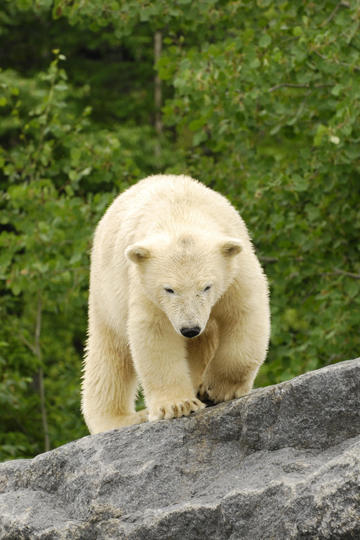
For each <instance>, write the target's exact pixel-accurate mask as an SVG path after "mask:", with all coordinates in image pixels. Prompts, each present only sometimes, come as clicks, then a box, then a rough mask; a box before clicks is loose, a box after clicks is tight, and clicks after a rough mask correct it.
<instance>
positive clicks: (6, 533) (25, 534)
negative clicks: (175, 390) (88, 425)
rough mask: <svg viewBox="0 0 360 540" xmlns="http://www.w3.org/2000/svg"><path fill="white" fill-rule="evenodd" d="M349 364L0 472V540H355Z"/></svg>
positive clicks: (357, 430) (355, 386) (354, 415)
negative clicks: (188, 416) (311, 539)
mask: <svg viewBox="0 0 360 540" xmlns="http://www.w3.org/2000/svg"><path fill="white" fill-rule="evenodd" d="M359 403H360V359H358V360H352V361H348V362H342V363H340V364H336V365H334V366H330V367H327V368H324V369H320V370H318V371H314V372H311V373H307V374H305V375H302V376H300V377H297V378H295V379H292V380H291V381H287V382H285V383H282V384H279V385H276V386H271V387H267V388H263V389H260V390H259V389H258V390H255V391H253V392H252V393H251V394H250V395H249V396H246V397H244V398H241V399H238V400H235V401H232V402H228V403H222V404H220V405H217V406H216V407H211V408H208V409H205V410H204V411H201V412H199V413H197V414H196V415H193V416H192V417H190V418H181V419H178V420H170V421H161V422H157V423H151V424H142V425H140V426H132V427H129V428H124V429H122V430H115V431H111V432H108V433H104V434H99V435H95V436H92V437H84V438H83V439H80V440H78V441H75V442H72V443H70V444H67V445H65V446H62V447H60V448H57V449H56V450H53V451H51V452H47V453H45V454H41V455H39V456H37V457H36V458H34V459H32V460H17V461H10V462H7V463H3V464H0V538H1V539H7V540H10V539H11V540H20V539H29V540H30V539H31V540H33V539H69V540H70V539H71V540H76V539H85V538H86V539H104V540H105V539H106V540H109V539H118V538H120V539H127V540H128V539H136V540H137V539H144V540H145V539H146V540H162V539H164V540H165V539H166V540H168V539H170V538H171V540H184V539H186V540H192V539H199V540H200V539H201V540H203V539H205V538H206V539H218V540H224V539H231V540H237V539H240V538H241V539H242V540H246V539H249V540H257V539H259V540H264V539H276V540H281V539H284V540H288V539H291V538H301V539H305V538H306V539H307V538H315V539H325V538H326V539H351V538H353V539H358V538H360V414H359Z"/></svg>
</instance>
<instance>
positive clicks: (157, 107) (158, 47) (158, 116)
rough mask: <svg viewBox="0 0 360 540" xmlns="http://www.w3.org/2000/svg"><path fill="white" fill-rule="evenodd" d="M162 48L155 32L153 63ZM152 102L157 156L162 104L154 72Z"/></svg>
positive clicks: (158, 81)
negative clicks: (156, 137) (153, 105)
mask: <svg viewBox="0 0 360 540" xmlns="http://www.w3.org/2000/svg"><path fill="white" fill-rule="evenodd" d="M161 49H162V34H161V32H159V31H157V32H155V36H154V64H155V65H156V63H157V62H158V60H159V59H160V56H161ZM154 102H155V103H154V104H155V130H156V134H157V136H158V139H157V144H156V148H155V152H156V155H157V157H159V156H160V154H161V143H160V137H161V135H162V130H163V124H162V118H161V106H162V88H161V79H160V77H159V75H158V73H157V72H156V74H155V79H154Z"/></svg>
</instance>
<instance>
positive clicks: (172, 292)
mask: <svg viewBox="0 0 360 540" xmlns="http://www.w3.org/2000/svg"><path fill="white" fill-rule="evenodd" d="M164 290H165V291H166V292H167V293H169V294H174V293H175V291H174V289H170V288H169V287H164Z"/></svg>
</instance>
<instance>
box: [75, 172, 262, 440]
mask: <svg viewBox="0 0 360 540" xmlns="http://www.w3.org/2000/svg"><path fill="white" fill-rule="evenodd" d="M269 334H270V311H269V295H268V286H267V280H266V277H265V274H264V272H263V270H262V268H261V266H260V263H259V261H258V259H257V257H256V255H255V253H254V249H253V246H252V244H251V241H250V239H249V235H248V232H247V229H246V226H245V224H244V222H243V220H242V219H241V217H240V216H239V214H238V213H237V211H236V210H235V208H234V207H233V206H232V205H231V204H230V203H229V202H228V201H227V199H225V198H224V197H223V196H222V195H220V194H218V193H216V192H215V191H213V190H211V189H209V188H207V187H205V186H204V185H203V184H201V183H199V182H198V181H196V180H193V179H192V178H190V177H188V176H177V175H156V176H150V177H148V178H145V179H144V180H141V181H140V182H138V183H137V184H136V185H134V186H132V187H130V188H129V189H128V190H127V191H125V192H124V193H122V194H121V195H120V196H118V197H117V198H116V199H115V201H114V202H113V203H112V205H111V206H110V207H109V208H108V210H107V211H106V213H105V215H104V216H103V218H102V219H101V221H100V222H99V224H98V227H97V229H96V232H95V236H94V242H93V248H92V254H91V271H90V293H89V328H88V342H87V347H86V355H85V362H84V374H83V384H82V411H83V415H84V418H85V421H86V424H87V426H88V428H89V431H90V432H91V433H98V432H102V431H107V430H110V429H114V428H119V427H122V426H128V425H131V424H136V423H140V422H143V421H146V420H150V421H152V420H159V419H163V418H164V419H169V418H175V417H179V416H187V415H189V414H190V413H191V412H192V411H197V410H199V409H202V408H203V407H205V405H204V403H203V402H202V401H201V399H203V400H207V399H210V400H212V401H213V402H216V403H218V402H221V401H226V400H231V399H234V398H238V397H240V396H243V395H245V394H247V393H248V392H250V390H251V388H252V385H253V382H254V379H255V376H256V374H257V371H258V369H259V367H260V365H261V364H262V363H263V361H264V359H265V357H266V353H267V348H268V342H269ZM139 382H140V384H141V386H142V388H143V392H144V396H145V403H146V407H147V409H146V410H143V411H140V412H135V408H134V401H135V397H136V391H137V387H138V384H139Z"/></svg>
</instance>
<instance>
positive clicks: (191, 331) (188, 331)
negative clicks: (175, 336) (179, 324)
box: [180, 326, 200, 338]
mask: <svg viewBox="0 0 360 540" xmlns="http://www.w3.org/2000/svg"><path fill="white" fill-rule="evenodd" d="M180 332H181V333H182V335H183V336H185V337H188V338H191V337H195V336H198V335H199V334H200V327H199V326H193V327H192V328H181V329H180Z"/></svg>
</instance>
